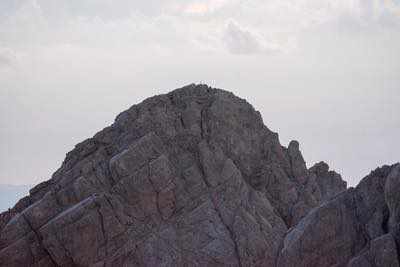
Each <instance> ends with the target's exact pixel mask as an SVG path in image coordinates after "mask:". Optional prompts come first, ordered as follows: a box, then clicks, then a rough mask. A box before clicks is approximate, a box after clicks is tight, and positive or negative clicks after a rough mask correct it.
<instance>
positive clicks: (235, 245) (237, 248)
mask: <svg viewBox="0 0 400 267" xmlns="http://www.w3.org/2000/svg"><path fill="white" fill-rule="evenodd" d="M211 202H212V204H213V207H214V210H215V212H216V213H217V215H218V217H219V219H220V220H221V223H222V224H223V225H224V226H225V228H226V230H227V231H228V233H229V236H230V238H231V239H232V242H233V246H234V250H235V254H236V257H237V259H238V263H239V266H240V267H242V260H241V258H240V252H239V246H238V244H237V242H236V234H235V232H234V231H233V230H232V229H231V228H230V227H229V225H227V224H226V223H225V221H224V219H223V218H222V214H221V212H220V210H219V209H218V207H217V203H215V201H214V199H213V198H212V197H211Z"/></svg>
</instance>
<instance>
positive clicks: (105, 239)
mask: <svg viewBox="0 0 400 267" xmlns="http://www.w3.org/2000/svg"><path fill="white" fill-rule="evenodd" d="M95 205H96V211H97V213H98V215H99V219H100V228H101V232H102V234H103V238H104V249H105V253H106V258H107V257H108V238H107V235H106V229H105V226H104V217H103V214H102V213H101V211H100V209H101V205H100V204H99V203H97V202H96V201H95Z"/></svg>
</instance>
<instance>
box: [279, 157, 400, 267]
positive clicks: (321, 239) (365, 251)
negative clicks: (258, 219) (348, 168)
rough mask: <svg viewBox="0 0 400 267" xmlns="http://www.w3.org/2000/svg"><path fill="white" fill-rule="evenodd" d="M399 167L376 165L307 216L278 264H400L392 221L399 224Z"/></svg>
mask: <svg viewBox="0 0 400 267" xmlns="http://www.w3.org/2000/svg"><path fill="white" fill-rule="evenodd" d="M399 166H400V165H399V164H398V165H393V166H384V167H382V168H378V169H376V170H375V171H373V172H372V173H371V174H370V175H368V176H367V177H365V178H364V179H363V180H362V181H361V182H360V184H359V185H358V186H357V187H356V188H354V189H353V188H350V189H348V190H346V191H345V192H343V193H341V194H339V195H337V196H336V197H334V198H333V199H331V200H329V201H327V202H325V203H323V204H322V205H321V206H319V207H317V208H315V209H314V210H312V211H311V212H310V213H309V214H307V216H305V218H304V219H303V220H301V221H300V222H299V223H298V224H297V225H296V226H294V227H292V228H291V229H290V230H289V232H288V234H287V235H286V237H285V239H284V246H283V249H282V251H281V254H280V256H279V260H278V262H279V263H278V266H345V265H346V264H348V266H398V264H399V263H398V254H397V247H396V244H395V238H396V235H395V232H390V231H389V229H388V223H389V217H390V218H391V219H390V222H391V223H392V225H395V224H398V223H399V220H398V219H397V217H396V215H395V214H396V212H394V210H396V209H395V208H394V207H395V206H397V205H398V202H397V201H396V200H395V199H393V198H395V197H394V195H397V194H399V193H398V192H399V191H397V192H394V191H395V187H394V184H395V183H397V182H395V181H396V180H399V179H400V176H399V172H398V171H399ZM385 196H386V198H385ZM394 203H396V204H394ZM393 216H394V217H393Z"/></svg>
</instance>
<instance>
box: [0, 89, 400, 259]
mask: <svg viewBox="0 0 400 267" xmlns="http://www.w3.org/2000/svg"><path fill="white" fill-rule="evenodd" d="M399 192H400V164H397V165H393V166H383V167H381V168H378V169H376V170H375V171H373V172H371V174H369V175H368V176H366V177H365V178H364V179H363V180H362V181H361V182H360V184H359V185H358V186H357V187H355V188H348V189H347V186H346V182H344V181H343V180H342V178H341V176H340V175H339V174H338V173H336V172H334V171H332V170H329V166H328V165H327V164H326V163H324V162H320V163H317V164H315V165H314V166H313V167H311V168H309V169H307V167H306V163H305V161H304V159H303V156H302V154H301V152H300V150H299V143H298V142H297V141H292V142H290V144H289V145H288V146H287V147H284V146H282V145H281V144H280V143H279V139H278V135H277V134H276V133H274V132H272V131H271V130H269V129H268V128H267V127H266V126H265V125H264V123H263V121H262V118H261V115H260V113H259V112H257V111H256V110H255V109H254V108H253V107H252V106H251V105H250V104H249V103H247V102H246V101H245V100H243V99H240V98H238V97H236V96H234V95H233V94H232V93H229V92H227V91H223V90H220V89H213V88H210V87H208V86H206V85H194V84H193V85H189V86H186V87H184V88H180V89H177V90H174V91H172V92H170V93H168V94H165V95H159V96H155V97H151V98H149V99H146V100H145V101H143V102H142V103H140V104H138V105H134V106H132V107H131V108H129V109H128V110H126V111H124V112H122V113H121V114H120V115H118V116H117V118H116V119H115V122H114V123H113V124H112V125H111V126H109V127H106V128H104V129H103V130H102V131H100V132H98V133H97V134H96V135H94V136H93V137H92V138H89V139H87V140H85V141H83V142H82V143H79V144H78V145H76V147H75V148H74V149H73V150H72V151H71V152H69V153H68V154H67V156H66V158H65V160H64V162H63V163H62V166H61V167H60V168H59V169H58V170H57V171H56V172H55V173H54V174H53V175H52V177H51V179H50V180H48V181H46V182H43V183H41V184H39V185H37V186H36V187H34V188H32V189H31V190H30V194H29V196H27V197H25V198H23V199H21V200H20V201H19V202H18V203H17V204H16V205H15V207H13V208H12V209H10V210H8V211H7V212H5V213H3V214H1V215H0V233H1V236H0V266H279V267H283V266H307V267H312V266H337V267H339V266H351V267H355V266H357V267H358V266H359V267H361V266H363V267H364V266H393V267H394V266H399V261H398V259H399V248H400V224H399V222H400V193H399Z"/></svg>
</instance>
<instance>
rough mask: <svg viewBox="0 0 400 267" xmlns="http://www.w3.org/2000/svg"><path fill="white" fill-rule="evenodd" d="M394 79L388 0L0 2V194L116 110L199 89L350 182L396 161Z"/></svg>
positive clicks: (399, 67) (47, 172)
mask: <svg viewBox="0 0 400 267" xmlns="http://www.w3.org/2000/svg"><path fill="white" fill-rule="evenodd" d="M399 73H400V2H399V1H398V0H324V1H321V0H290V1H284V0H269V1H266V0H251V1H250V0H247V1H245V0H231V1H229V0H208V1H192V0H172V1H166V0H146V1H144V0H141V1H138V0H123V1H112V0H57V1H54V0H1V1H0V148H1V149H0V184H1V183H3V184H4V183H6V184H34V183H38V182H40V181H43V180H46V179H48V178H50V176H51V174H52V173H53V172H54V171H55V170H56V169H57V168H58V167H59V166H60V165H61V162H62V160H63V159H64V157H65V154H66V153H67V152H68V151H69V150H71V149H72V148H73V146H74V145H75V144H76V143H78V142H80V141H82V140H84V139H85V138H88V137H91V136H92V135H93V134H94V133H96V132H97V131H99V130H101V129H102V128H104V127H105V126H107V125H109V124H110V123H112V121H113V119H114V117H115V116H116V115H117V114H118V113H119V112H121V111H123V110H125V109H126V108H128V107H129V106H131V105H133V104H135V103H137V102H139V101H141V100H143V99H145V98H147V97H149V96H152V95H154V94H159V93H166V92H168V91H170V90H172V89H174V88H177V87H181V86H184V85H186V84H189V83H193V82H194V83H200V82H202V83H207V84H209V85H211V86H215V87H219V88H224V89H226V90H230V91H233V92H234V93H235V94H237V95H239V96H241V97H243V98H246V99H247V100H248V101H249V102H250V103H252V104H253V105H254V106H255V107H256V109H258V110H260V112H261V113H262V115H263V118H264V123H265V124H266V125H267V126H268V127H269V128H270V129H272V130H273V131H276V132H278V133H279V135H280V140H281V143H282V144H283V145H285V146H286V145H287V144H288V142H289V141H290V140H292V139H296V140H299V142H300V144H301V149H302V151H303V155H304V157H305V159H306V161H307V164H308V166H311V165H312V164H314V163H315V162H317V161H321V160H324V161H326V162H328V163H329V164H330V165H331V167H332V168H333V169H335V170H336V171H338V172H340V173H341V174H342V175H343V177H344V178H345V179H346V180H347V181H349V184H350V185H354V184H356V183H357V182H358V181H359V180H360V178H362V177H363V176H365V175H366V174H368V173H369V171H370V170H372V169H374V168H376V167H377V166H379V165H382V164H385V163H387V164H391V163H394V162H397V161H400V74H399Z"/></svg>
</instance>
